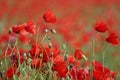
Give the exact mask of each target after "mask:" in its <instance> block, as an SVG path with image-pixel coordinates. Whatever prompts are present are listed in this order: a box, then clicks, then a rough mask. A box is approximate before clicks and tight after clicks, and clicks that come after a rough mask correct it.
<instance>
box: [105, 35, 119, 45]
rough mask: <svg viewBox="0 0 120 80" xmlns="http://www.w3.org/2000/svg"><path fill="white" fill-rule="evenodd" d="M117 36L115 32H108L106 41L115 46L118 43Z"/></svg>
mask: <svg viewBox="0 0 120 80" xmlns="http://www.w3.org/2000/svg"><path fill="white" fill-rule="evenodd" d="M117 37H118V36H117V35H116V34H115V33H110V34H109V36H108V37H107V38H106V41H107V42H109V43H111V44H113V45H116V46H117V45H119V41H118V39H117Z"/></svg>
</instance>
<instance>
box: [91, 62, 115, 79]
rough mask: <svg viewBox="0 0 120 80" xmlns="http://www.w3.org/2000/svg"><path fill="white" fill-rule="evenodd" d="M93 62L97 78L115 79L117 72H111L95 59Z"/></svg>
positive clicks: (94, 75) (94, 73)
mask: <svg viewBox="0 0 120 80" xmlns="http://www.w3.org/2000/svg"><path fill="white" fill-rule="evenodd" d="M92 64H93V67H94V68H93V77H94V79H95V80H109V78H110V79H112V80H114V76H115V74H117V73H116V72H111V71H110V70H109V69H107V68H105V67H104V66H103V65H102V64H100V63H99V62H97V61H95V62H92Z"/></svg>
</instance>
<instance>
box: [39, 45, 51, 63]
mask: <svg viewBox="0 0 120 80" xmlns="http://www.w3.org/2000/svg"><path fill="white" fill-rule="evenodd" d="M40 54H42V55H43V62H47V61H48V60H49V58H50V49H49V48H48V47H45V48H40Z"/></svg>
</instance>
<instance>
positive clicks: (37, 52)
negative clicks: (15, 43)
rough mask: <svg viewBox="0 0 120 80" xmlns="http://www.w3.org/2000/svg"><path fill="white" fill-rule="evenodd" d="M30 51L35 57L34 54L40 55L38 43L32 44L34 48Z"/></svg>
mask: <svg viewBox="0 0 120 80" xmlns="http://www.w3.org/2000/svg"><path fill="white" fill-rule="evenodd" d="M29 52H30V55H31V57H34V56H37V57H38V56H39V55H40V54H39V47H38V46H37V45H32V48H31V50H30V51H29Z"/></svg>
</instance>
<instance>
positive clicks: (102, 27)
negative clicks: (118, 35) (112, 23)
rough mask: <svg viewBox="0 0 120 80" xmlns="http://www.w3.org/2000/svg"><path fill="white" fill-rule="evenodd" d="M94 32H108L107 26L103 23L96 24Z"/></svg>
mask: <svg viewBox="0 0 120 80" xmlns="http://www.w3.org/2000/svg"><path fill="white" fill-rule="evenodd" d="M95 30H96V31H98V32H101V33H104V32H106V31H107V30H108V28H107V25H106V24H105V23H104V22H97V23H96V24H95Z"/></svg>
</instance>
